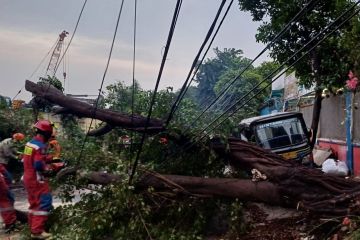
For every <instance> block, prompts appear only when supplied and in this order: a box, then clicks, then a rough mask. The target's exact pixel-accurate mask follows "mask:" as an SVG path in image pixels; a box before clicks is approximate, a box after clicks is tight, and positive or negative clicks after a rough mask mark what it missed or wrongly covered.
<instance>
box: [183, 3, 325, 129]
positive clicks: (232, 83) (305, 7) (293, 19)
mask: <svg viewBox="0 0 360 240" xmlns="http://www.w3.org/2000/svg"><path fill="white" fill-rule="evenodd" d="M317 1H318V0H310V1H309V2H308V3H307V4H306V5H305V6H304V7H303V8H302V9H301V10H300V11H299V12H298V13H297V14H296V15H295V16H294V17H293V18H292V19H291V20H290V21H289V22H288V23H287V24H286V25H285V27H283V28H282V29H281V31H280V32H279V33H277V35H276V36H275V37H274V39H273V40H272V41H271V42H270V43H268V44H267V45H266V47H265V48H264V49H263V50H262V51H261V52H260V53H259V54H258V55H257V56H256V57H255V58H254V59H253V60H252V61H251V62H250V63H249V64H248V65H247V66H246V67H245V68H243V69H242V70H241V72H240V73H239V74H238V75H237V76H236V77H235V78H234V79H233V80H231V82H230V83H229V84H228V85H227V86H226V87H225V88H224V89H223V90H222V91H221V92H220V93H219V95H218V96H217V97H216V98H215V99H214V100H213V101H212V102H211V103H210V104H209V105H208V106H207V107H206V108H205V109H204V110H203V111H202V112H201V113H200V114H199V115H198V116H197V117H196V118H195V120H193V122H192V123H191V124H190V125H189V126H188V128H187V129H186V131H187V130H189V128H190V126H194V124H195V123H196V122H197V121H198V120H199V119H200V118H201V117H202V116H203V115H204V113H205V112H206V111H207V110H209V109H210V108H211V107H212V106H213V105H214V104H215V103H216V102H217V101H218V100H219V99H220V98H221V97H222V96H224V95H225V93H226V92H227V91H228V90H229V89H230V87H231V86H232V85H234V84H235V82H236V81H237V80H238V79H239V78H240V77H241V76H242V75H243V74H244V72H245V71H246V70H248V69H249V68H250V67H251V66H252V64H253V63H254V62H255V61H256V60H257V59H258V58H259V57H260V56H261V55H263V54H264V53H265V52H266V51H267V50H268V49H269V48H270V47H271V46H272V45H273V44H274V43H275V42H276V41H278V40H279V39H280V37H282V36H283V35H284V33H285V32H286V31H287V30H288V29H289V28H290V26H291V24H292V23H293V22H294V21H296V20H297V19H299V18H300V17H302V16H303V15H304V14H305V13H306V12H307V11H309V10H310V9H311V8H312V7H314V6H315V4H316V2H317Z"/></svg>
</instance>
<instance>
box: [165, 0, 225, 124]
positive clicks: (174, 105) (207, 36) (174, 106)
mask: <svg viewBox="0 0 360 240" xmlns="http://www.w3.org/2000/svg"><path fill="white" fill-rule="evenodd" d="M225 2H226V0H222V2H221V4H220V6H219V9H218V11H217V13H216V16H215V18H214V20H213V22H212V23H211V26H210V28H209V30H208V32H207V34H206V36H205V39H204V41H203V43H202V44H201V46H200V49H199V51H198V53H197V54H196V56H195V58H194V60H193V63H192V65H191V68H190V71H189V73H188V75H187V77H186V80H185V82H184V84H183V86H182V87H181V90H180V92H179V95H178V96H177V98H176V100H175V102H174V104H173V105H172V107H171V110H170V113H169V116H168V118H167V120H166V123H165V125H166V126H168V125H169V123H170V121H171V119H172V117H173V115H174V113H175V111H176V110H177V108H178V105H179V103H180V101H181V98H182V96H183V94H185V92H186V90H185V89H187V84H188V82H189V79H190V76H191V73H192V72H193V70H194V68H195V67H196V65H197V64H198V61H199V57H200V54H201V52H202V51H203V49H204V47H205V45H206V43H207V42H208V40H209V39H210V37H211V34H212V32H213V31H214V28H215V26H216V23H217V20H218V19H219V16H220V13H221V11H222V9H223V7H224V5H225Z"/></svg>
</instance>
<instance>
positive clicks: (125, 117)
mask: <svg viewBox="0 0 360 240" xmlns="http://www.w3.org/2000/svg"><path fill="white" fill-rule="evenodd" d="M25 89H26V90H27V91H30V92H32V93H33V94H34V95H36V96H37V97H41V98H43V99H45V100H47V101H50V102H52V103H54V104H57V105H59V106H61V107H64V108H65V109H66V111H70V112H73V113H74V114H76V115H79V116H82V117H89V118H95V119H98V120H101V121H103V122H106V123H108V124H110V125H112V126H118V127H122V128H125V129H129V130H133V131H138V132H143V131H144V130H145V129H144V126H145V123H146V117H143V116H140V115H135V116H134V117H133V118H132V117H131V115H129V114H123V113H119V112H115V111H111V110H108V109H95V107H94V106H93V105H90V104H88V103H84V102H81V101H78V100H76V99H74V98H72V97H67V96H65V95H64V94H63V93H62V92H61V91H59V90H58V89H56V88H54V87H52V86H49V85H48V84H36V83H33V82H31V81H29V80H26V83H25ZM148 126H149V128H148V132H151V133H157V132H161V131H163V130H164V126H163V122H162V121H161V120H159V119H151V120H150V122H149V125H148Z"/></svg>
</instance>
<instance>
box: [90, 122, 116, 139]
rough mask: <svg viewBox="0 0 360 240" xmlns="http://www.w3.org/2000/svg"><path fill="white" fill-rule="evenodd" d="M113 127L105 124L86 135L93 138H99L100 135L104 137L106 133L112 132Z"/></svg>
mask: <svg viewBox="0 0 360 240" xmlns="http://www.w3.org/2000/svg"><path fill="white" fill-rule="evenodd" d="M113 129H114V127H113V126H111V125H110V124H108V123H105V124H104V125H102V126H100V127H98V128H96V129H94V130H91V131H89V132H88V135H89V136H94V137H97V136H101V135H104V134H106V133H108V132H110V131H111V130H113Z"/></svg>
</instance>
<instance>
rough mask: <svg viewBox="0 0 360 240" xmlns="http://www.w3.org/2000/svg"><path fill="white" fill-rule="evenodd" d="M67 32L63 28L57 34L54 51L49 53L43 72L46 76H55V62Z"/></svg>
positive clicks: (56, 62) (57, 60)
mask: <svg viewBox="0 0 360 240" xmlns="http://www.w3.org/2000/svg"><path fill="white" fill-rule="evenodd" d="M68 34H69V33H68V32H67V31H65V30H64V31H62V33H60V34H59V40H58V41H57V43H56V46H55V48H54V51H53V52H52V54H51V57H50V61H49V65H48V67H47V69H46V74H45V75H46V76H47V75H50V76H55V71H56V66H57V64H58V62H59V58H60V55H61V51H62V47H63V44H64V39H65V38H66V36H67V35H68Z"/></svg>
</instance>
